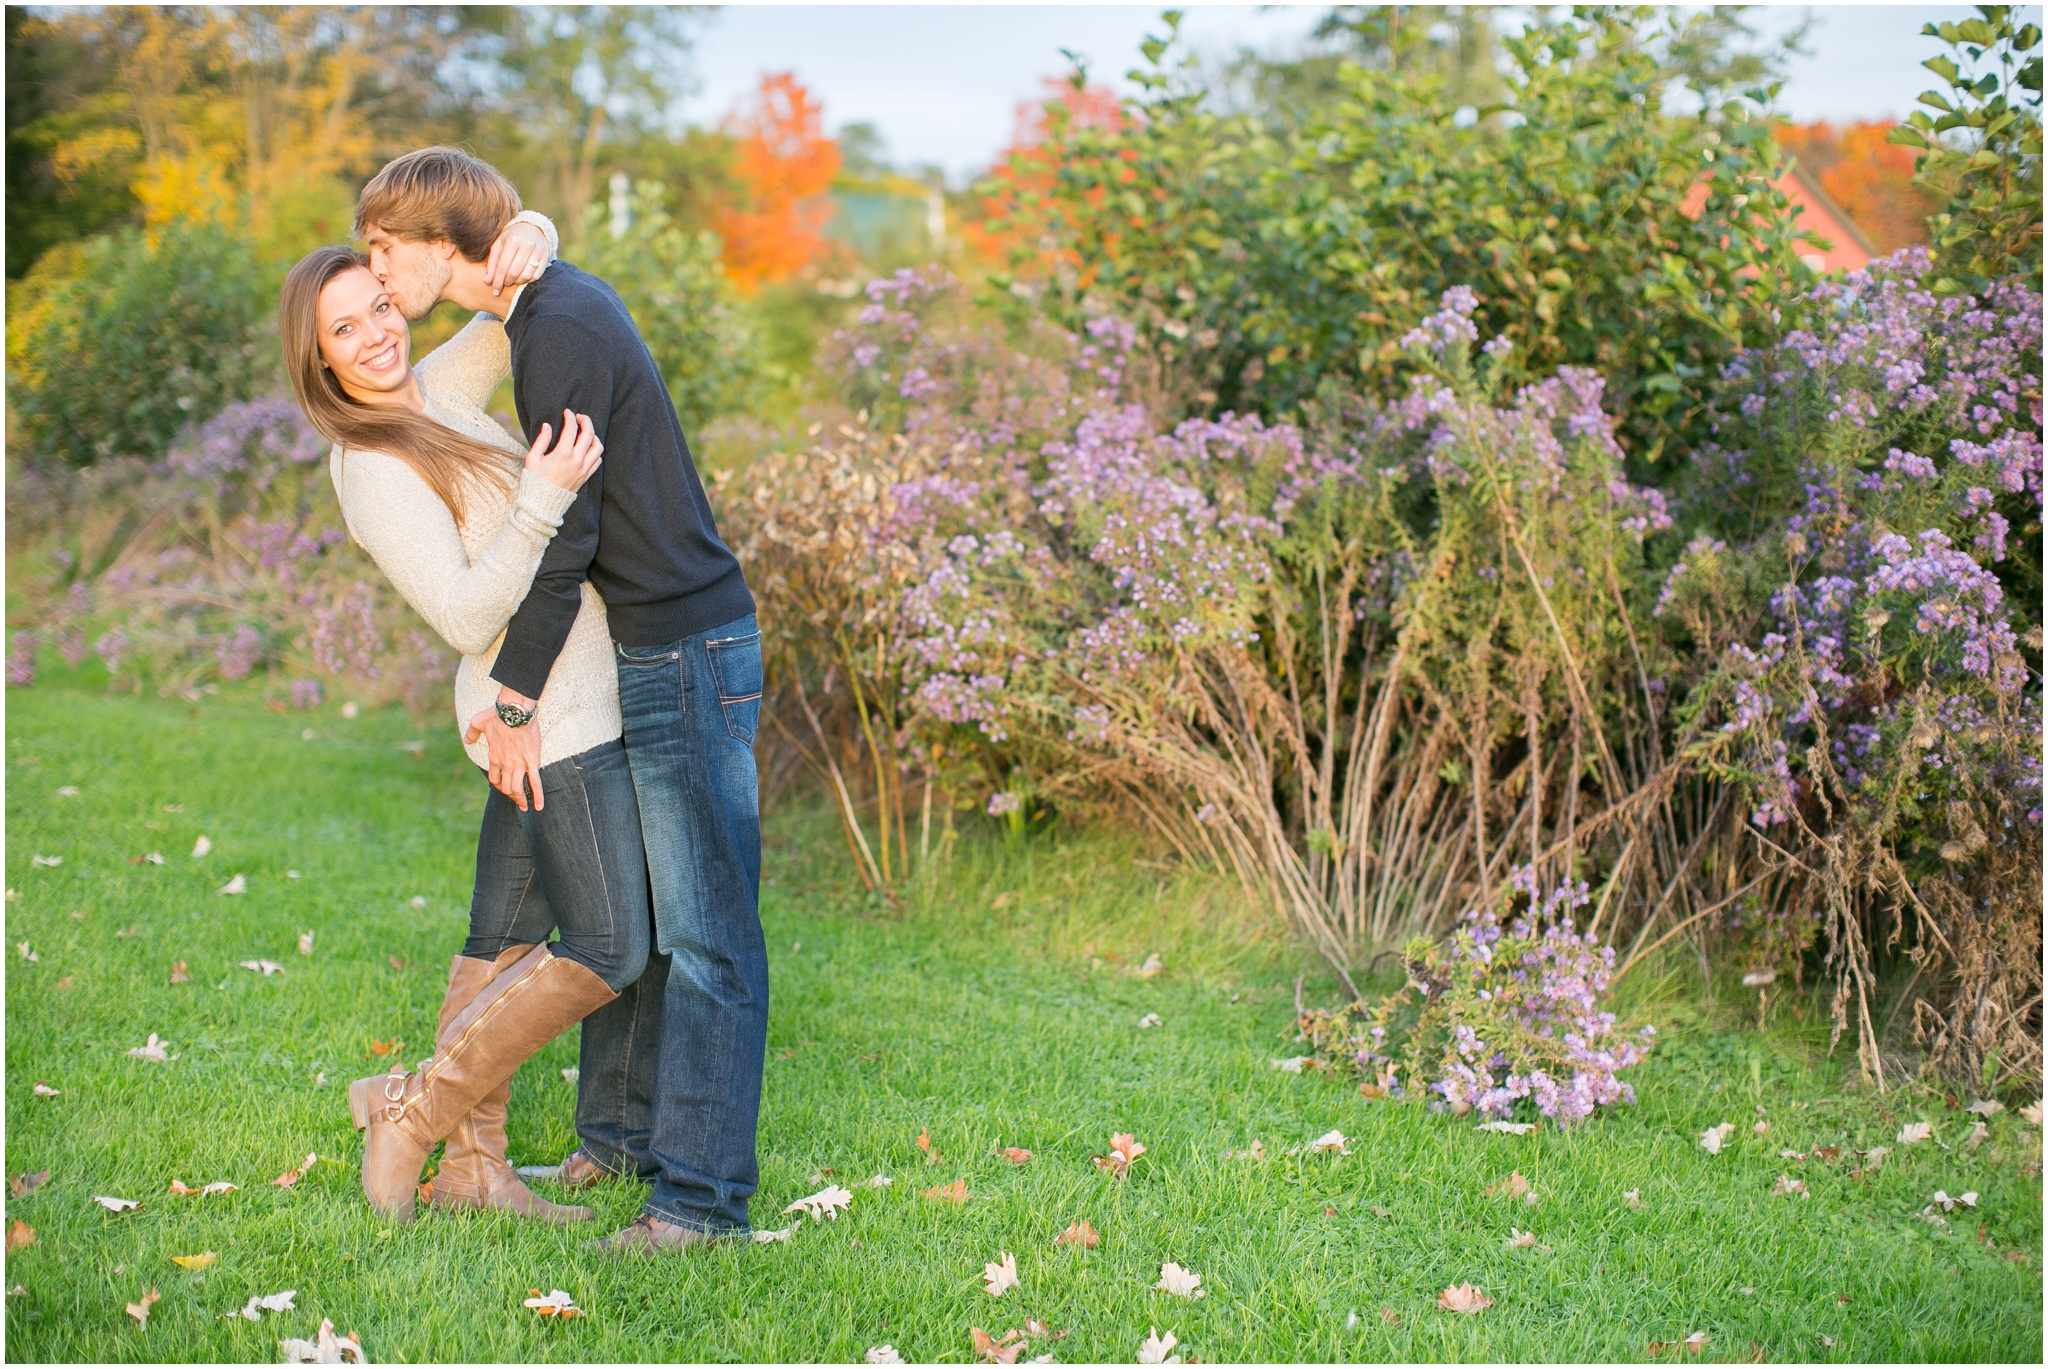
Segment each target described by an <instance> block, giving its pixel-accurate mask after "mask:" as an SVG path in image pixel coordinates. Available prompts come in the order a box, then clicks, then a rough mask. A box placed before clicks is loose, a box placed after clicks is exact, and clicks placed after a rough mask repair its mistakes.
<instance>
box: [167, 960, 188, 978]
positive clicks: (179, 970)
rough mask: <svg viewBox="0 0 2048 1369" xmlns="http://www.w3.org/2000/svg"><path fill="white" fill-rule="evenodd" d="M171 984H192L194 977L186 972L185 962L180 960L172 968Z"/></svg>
mask: <svg viewBox="0 0 2048 1369" xmlns="http://www.w3.org/2000/svg"><path fill="white" fill-rule="evenodd" d="M171 982H172V983H173V984H190V983H191V982H192V976H191V974H190V973H188V972H187V971H186V969H185V962H184V961H182V960H180V961H178V962H177V963H175V964H173V965H172V966H171Z"/></svg>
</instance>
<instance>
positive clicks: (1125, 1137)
mask: <svg viewBox="0 0 2048 1369" xmlns="http://www.w3.org/2000/svg"><path fill="white" fill-rule="evenodd" d="M1144 1153H1145V1147H1144V1145H1143V1144H1142V1143H1141V1142H1140V1141H1139V1140H1138V1138H1137V1137H1135V1136H1133V1135H1131V1133H1129V1132H1128V1131H1119V1132H1115V1133H1113V1134H1112V1135H1111V1136H1110V1138H1109V1154H1107V1155H1097V1156H1095V1157H1094V1159H1095V1167H1096V1168H1097V1169H1099V1170H1102V1171H1104V1172H1106V1173H1107V1174H1109V1175H1110V1176H1111V1177H1112V1178H1117V1179H1121V1178H1123V1177H1124V1175H1126V1174H1128V1173H1129V1172H1130V1169H1131V1162H1132V1161H1134V1160H1136V1159H1137V1158H1138V1157H1139V1156H1140V1155H1143V1154H1144Z"/></svg>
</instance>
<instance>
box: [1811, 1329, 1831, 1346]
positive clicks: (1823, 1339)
mask: <svg viewBox="0 0 2048 1369" xmlns="http://www.w3.org/2000/svg"><path fill="white" fill-rule="evenodd" d="M1813 1338H1814V1339H1815V1340H1817V1341H1819V1342H1820V1343H1821V1345H1822V1346H1823V1347H1824V1348H1826V1349H1829V1350H1832V1349H1834V1348H1835V1345H1836V1341H1835V1338H1834V1337H1833V1336H1829V1335H1823V1334H1821V1333H1820V1332H1815V1333H1814V1337H1813Z"/></svg>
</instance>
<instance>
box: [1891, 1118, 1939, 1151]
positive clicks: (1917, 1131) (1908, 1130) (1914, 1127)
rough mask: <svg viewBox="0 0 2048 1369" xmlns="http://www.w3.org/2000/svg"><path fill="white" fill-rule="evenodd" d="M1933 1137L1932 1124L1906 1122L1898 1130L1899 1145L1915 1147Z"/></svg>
mask: <svg viewBox="0 0 2048 1369" xmlns="http://www.w3.org/2000/svg"><path fill="white" fill-rule="evenodd" d="M1933 1135H1934V1123H1932V1122H1908V1123H1906V1125H1904V1126H1902V1127H1900V1128H1899V1144H1900V1145H1902V1146H1917V1145H1919V1144H1920V1143H1921V1142H1922V1141H1925V1140H1927V1139H1929V1138H1930V1137H1932V1136H1933Z"/></svg>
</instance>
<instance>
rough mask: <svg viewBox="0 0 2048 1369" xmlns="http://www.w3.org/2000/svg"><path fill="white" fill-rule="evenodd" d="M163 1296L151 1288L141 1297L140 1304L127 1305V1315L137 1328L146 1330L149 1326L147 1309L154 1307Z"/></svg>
mask: <svg viewBox="0 0 2048 1369" xmlns="http://www.w3.org/2000/svg"><path fill="white" fill-rule="evenodd" d="M163 1296H164V1295H163V1294H161V1293H159V1292H157V1291H156V1289H155V1288H151V1289H150V1290H149V1291H148V1292H147V1293H144V1294H143V1295H142V1301H141V1302H131V1303H129V1304H128V1315H129V1316H131V1317H133V1318H135V1324H136V1325H137V1326H140V1327H143V1328H144V1329H147V1328H148V1326H149V1309H150V1308H152V1307H155V1306H156V1305H157V1303H158V1302H160V1301H161V1300H162V1299H163Z"/></svg>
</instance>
